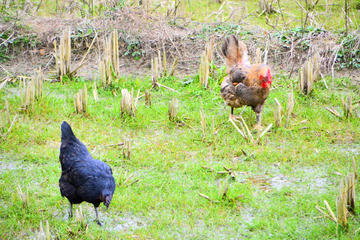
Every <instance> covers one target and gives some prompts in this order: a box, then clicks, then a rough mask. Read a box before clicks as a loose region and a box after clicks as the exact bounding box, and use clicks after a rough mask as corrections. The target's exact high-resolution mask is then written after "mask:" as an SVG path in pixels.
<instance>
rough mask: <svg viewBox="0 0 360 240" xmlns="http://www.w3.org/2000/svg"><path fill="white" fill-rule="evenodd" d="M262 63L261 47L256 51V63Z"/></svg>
mask: <svg viewBox="0 0 360 240" xmlns="http://www.w3.org/2000/svg"><path fill="white" fill-rule="evenodd" d="M260 1H263V0H260ZM260 63H262V61H261V49H260V48H257V49H256V53H255V64H260Z"/></svg>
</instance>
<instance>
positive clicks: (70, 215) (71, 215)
mask: <svg viewBox="0 0 360 240" xmlns="http://www.w3.org/2000/svg"><path fill="white" fill-rule="evenodd" d="M72 208H73V204H72V203H70V211H69V218H72V217H73V214H72Z"/></svg>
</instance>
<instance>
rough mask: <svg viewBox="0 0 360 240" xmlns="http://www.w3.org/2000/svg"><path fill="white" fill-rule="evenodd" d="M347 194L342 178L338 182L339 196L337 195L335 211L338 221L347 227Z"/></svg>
mask: <svg viewBox="0 0 360 240" xmlns="http://www.w3.org/2000/svg"><path fill="white" fill-rule="evenodd" d="M347 202H348V201H347V194H346V189H344V183H343V180H341V181H340V184H339V196H338V197H337V208H338V209H337V213H338V223H339V224H340V225H341V226H342V227H344V228H347V226H348V222H347V209H346V204H347Z"/></svg>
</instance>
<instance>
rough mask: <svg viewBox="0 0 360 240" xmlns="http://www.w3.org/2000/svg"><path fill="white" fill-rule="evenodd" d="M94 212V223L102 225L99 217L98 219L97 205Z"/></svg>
mask: <svg viewBox="0 0 360 240" xmlns="http://www.w3.org/2000/svg"><path fill="white" fill-rule="evenodd" d="M94 208H95V213H96V223H97V224H98V225H99V226H102V224H101V222H100V219H99V212H98V209H97V207H95V206H94Z"/></svg>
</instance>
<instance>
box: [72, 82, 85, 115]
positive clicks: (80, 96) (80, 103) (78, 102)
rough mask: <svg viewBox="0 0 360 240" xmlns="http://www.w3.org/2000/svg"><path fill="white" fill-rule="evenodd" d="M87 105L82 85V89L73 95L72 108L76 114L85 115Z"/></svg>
mask: <svg viewBox="0 0 360 240" xmlns="http://www.w3.org/2000/svg"><path fill="white" fill-rule="evenodd" d="M87 105H88V96H87V88H86V84H84V89H80V90H79V92H77V93H76V94H75V100H74V107H75V112H76V113H86V112H87Z"/></svg>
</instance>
